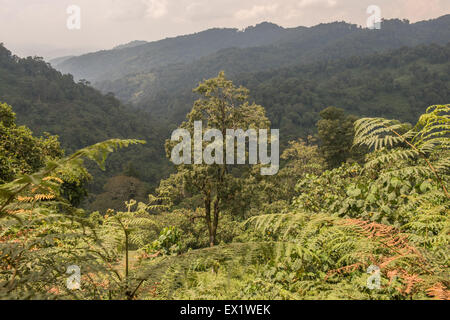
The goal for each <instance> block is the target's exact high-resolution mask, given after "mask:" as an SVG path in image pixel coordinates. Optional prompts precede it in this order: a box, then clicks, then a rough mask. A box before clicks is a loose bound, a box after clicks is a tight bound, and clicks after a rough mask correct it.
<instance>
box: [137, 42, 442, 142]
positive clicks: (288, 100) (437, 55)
mask: <svg viewBox="0 0 450 320" xmlns="http://www.w3.org/2000/svg"><path fill="white" fill-rule="evenodd" d="M202 61H203V62H204V63H203V64H202V63H201V62H202ZM207 62H208V59H207V58H205V59H203V60H200V61H198V62H196V63H195V64H193V65H191V66H190V68H189V69H183V68H181V67H180V68H179V69H178V73H176V72H175V71H174V69H175V68H174V69H172V68H166V69H165V70H164V69H161V70H160V72H159V73H155V74H154V76H153V79H158V81H155V82H154V84H158V85H159V87H157V88H158V89H154V88H155V87H152V86H151V85H148V88H150V89H149V90H147V91H146V92H147V93H148V92H152V90H153V89H154V90H155V91H154V93H152V94H149V95H144V94H143V96H142V100H141V102H140V104H139V106H140V107H141V108H145V109H147V110H151V111H152V113H153V114H154V115H155V116H157V117H158V118H163V117H164V118H165V119H167V122H168V123H169V124H171V125H172V126H174V125H175V124H177V123H179V122H181V121H183V120H184V118H185V115H186V113H187V112H189V110H190V109H191V108H192V104H193V102H194V101H195V99H197V96H196V95H195V94H193V93H192V88H193V87H194V86H195V85H196V82H195V80H194V79H196V77H201V74H202V72H205V73H203V74H206V77H210V76H216V75H217V73H216V74H215V72H216V71H218V70H220V69H222V67H223V69H224V70H230V69H231V70H232V71H231V72H228V71H226V72H227V76H230V77H231V79H232V80H233V81H234V82H235V83H236V84H241V85H243V86H245V87H247V88H248V89H250V95H251V97H252V98H253V99H254V101H255V102H256V103H258V104H260V105H262V106H264V107H265V109H266V111H267V114H268V116H269V119H270V120H271V122H272V127H273V128H279V129H280V134H281V138H282V140H283V142H284V143H285V142H286V141H288V140H292V139H296V138H298V137H306V136H308V135H313V134H315V130H316V129H315V124H316V122H317V120H318V119H319V112H320V111H321V110H323V109H324V108H326V107H328V106H336V107H340V108H343V109H344V110H346V111H347V112H348V113H353V114H355V115H358V116H381V117H387V118H392V119H400V120H403V121H408V122H411V123H415V122H416V121H417V117H418V116H419V115H420V114H422V113H424V111H425V108H426V107H428V106H430V105H432V104H446V103H448V102H449V101H450V44H447V45H446V46H438V45H423V46H417V47H413V48H409V47H402V48H400V49H396V50H391V51H388V52H385V53H375V54H371V55H367V56H364V57H362V56H358V55H355V56H350V57H348V58H342V59H337V60H329V59H324V60H322V61H318V62H313V63H310V64H299V65H292V66H289V67H283V68H278V69H275V68H273V69H270V70H267V71H260V72H248V73H241V72H238V71H237V70H234V69H233V68H229V69H227V68H225V66H219V67H217V66H215V65H212V64H211V65H209V64H208V63H207ZM212 66H214V67H212ZM210 67H211V68H210ZM216 67H217V69H215V68H216ZM209 68H210V69H209ZM186 70H189V71H190V72H187V71H186ZM243 70H245V69H243ZM233 71H234V72H233ZM130 79H131V78H130ZM164 85H166V86H167V88H165V87H164Z"/></svg>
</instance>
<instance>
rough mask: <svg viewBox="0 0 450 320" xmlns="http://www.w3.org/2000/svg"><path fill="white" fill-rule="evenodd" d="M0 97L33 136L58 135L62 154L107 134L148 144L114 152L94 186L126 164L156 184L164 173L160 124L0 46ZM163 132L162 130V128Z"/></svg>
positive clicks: (105, 136)
mask: <svg viewBox="0 0 450 320" xmlns="http://www.w3.org/2000/svg"><path fill="white" fill-rule="evenodd" d="M0 101H2V102H6V103H8V104H10V105H12V106H13V111H14V112H16V113H17V121H18V123H19V124H24V125H27V126H28V127H29V128H31V129H32V130H33V132H34V133H35V134H37V135H42V134H43V133H44V132H50V133H52V134H57V135H59V137H60V141H61V143H62V146H63V147H64V148H65V149H66V150H67V153H70V152H73V151H75V150H76V149H79V148H82V147H85V146H87V145H91V144H94V143H97V142H100V141H103V140H107V139H110V138H138V139H144V140H147V144H146V145H144V146H139V147H131V148H129V149H126V150H124V151H120V152H117V153H114V154H113V155H112V157H111V161H108V164H107V168H108V170H107V172H106V175H105V174H101V173H100V172H99V171H98V170H95V169H94V171H93V172H94V173H95V174H96V175H97V179H96V180H95V182H96V183H97V187H96V189H99V188H100V187H101V186H102V184H103V182H104V181H105V179H106V177H107V176H114V175H117V174H121V173H123V172H124V171H126V170H127V169H128V167H127V166H128V165H129V164H131V163H132V165H133V166H134V167H136V168H139V170H138V171H139V177H140V178H141V179H142V180H144V181H146V182H148V183H150V184H153V183H156V182H157V181H159V179H160V178H161V177H162V176H164V173H165V172H167V167H168V163H166V162H164V161H162V159H164V158H165V156H164V140H165V139H166V137H167V134H166V133H165V130H166V129H165V126H164V124H162V123H161V121H156V120H155V119H153V118H152V117H151V116H149V115H148V113H146V112H142V111H138V110H136V109H134V108H133V109H132V108H130V107H127V106H125V105H123V104H122V103H121V102H120V101H118V100H117V99H116V98H114V97H113V96H111V95H103V94H102V93H100V92H99V91H98V90H96V89H94V88H92V87H90V86H89V85H87V84H86V83H75V82H74V81H73V78H72V76H71V75H62V74H61V73H60V72H58V71H56V70H54V69H53V68H51V66H50V65H49V64H48V63H46V62H44V61H43V60H42V59H40V58H31V57H30V58H26V59H20V58H18V57H17V56H14V55H12V54H11V52H10V51H9V50H7V49H6V48H5V47H3V45H0ZM163 131H164V133H163Z"/></svg>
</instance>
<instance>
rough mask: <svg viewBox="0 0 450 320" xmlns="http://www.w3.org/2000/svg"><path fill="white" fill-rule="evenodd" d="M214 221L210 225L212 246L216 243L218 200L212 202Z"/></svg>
mask: <svg viewBox="0 0 450 320" xmlns="http://www.w3.org/2000/svg"><path fill="white" fill-rule="evenodd" d="M213 207H214V220H213V225H212V235H213V237H212V243H213V245H212V246H214V243H215V242H216V235H217V225H218V224H219V199H215V200H214V205H213Z"/></svg>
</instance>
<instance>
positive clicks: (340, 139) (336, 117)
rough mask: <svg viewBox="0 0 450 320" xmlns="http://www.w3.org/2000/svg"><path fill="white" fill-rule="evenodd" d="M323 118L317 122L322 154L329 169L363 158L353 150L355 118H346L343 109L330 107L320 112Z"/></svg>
mask: <svg viewBox="0 0 450 320" xmlns="http://www.w3.org/2000/svg"><path fill="white" fill-rule="evenodd" d="M320 116H321V117H322V119H321V120H319V122H317V131H318V134H319V138H320V152H321V153H322V154H323V156H324V158H325V160H326V161H327V163H328V167H329V168H336V167H339V166H340V165H341V164H342V163H343V162H346V161H350V160H353V161H356V160H359V158H361V155H360V154H357V152H356V150H352V146H353V137H354V134H355V132H354V129H353V123H354V122H355V121H356V119H357V118H356V117H355V116H345V113H344V110H343V109H338V108H335V107H329V108H326V109H325V110H323V111H321V112H320Z"/></svg>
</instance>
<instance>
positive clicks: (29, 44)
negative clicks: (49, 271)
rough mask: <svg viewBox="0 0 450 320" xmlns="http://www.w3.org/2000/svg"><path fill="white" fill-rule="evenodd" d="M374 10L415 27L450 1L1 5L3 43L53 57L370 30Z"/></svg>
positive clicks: (45, 1)
mask: <svg viewBox="0 0 450 320" xmlns="http://www.w3.org/2000/svg"><path fill="white" fill-rule="evenodd" d="M70 5H77V6H79V7H80V8H81V29H80V30H68V29H67V27H66V21H67V18H68V14H67V13H66V10H67V7H68V6H70ZM369 5H377V6H379V7H380V8H381V14H382V17H383V18H386V19H389V18H400V19H409V20H410V21H411V22H416V21H419V20H427V19H431V18H436V17H439V16H442V15H445V14H448V13H450V1H448V0H269V1H268V0H246V1H242V0H194V1H192V0H95V1H92V0H0V42H3V43H5V45H6V47H7V48H9V49H10V50H12V51H13V52H14V53H15V54H17V55H19V56H28V55H38V56H43V57H45V58H54V57H58V56H64V55H72V54H81V53H84V52H89V51H96V50H100V49H109V48H112V47H114V46H116V45H119V44H123V43H127V42H130V41H132V40H147V41H153V40H159V39H162V38H166V37H172V36H177V35H182V34H189V33H193V32H198V31H202V30H205V29H208V28H213V27H233V28H245V27H247V26H249V25H255V24H257V23H260V22H262V21H270V22H273V23H276V24H278V25H281V26H283V27H295V26H312V25H316V24H319V23H327V22H332V21H342V20H344V21H347V22H351V23H355V24H359V25H363V26H365V25H366V21H367V18H368V16H369V15H368V14H367V13H366V10H367V7H368V6H369Z"/></svg>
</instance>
